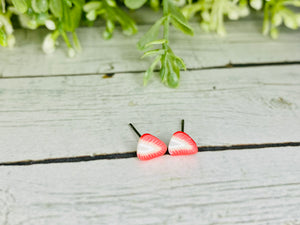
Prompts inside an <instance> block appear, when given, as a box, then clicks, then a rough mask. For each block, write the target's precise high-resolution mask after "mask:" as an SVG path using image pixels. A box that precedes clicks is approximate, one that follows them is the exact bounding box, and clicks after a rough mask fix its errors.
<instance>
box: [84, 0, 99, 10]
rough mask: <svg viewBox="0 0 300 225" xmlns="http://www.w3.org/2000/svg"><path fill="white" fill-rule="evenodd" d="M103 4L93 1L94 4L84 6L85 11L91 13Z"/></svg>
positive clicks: (89, 3)
mask: <svg viewBox="0 0 300 225" xmlns="http://www.w3.org/2000/svg"><path fill="white" fill-rule="evenodd" d="M102 4H103V3H102V2H96V1H92V2H88V3H86V4H85V5H84V6H83V10H84V11H85V12H90V11H93V10H96V9H99V8H100V7H101V6H102Z"/></svg>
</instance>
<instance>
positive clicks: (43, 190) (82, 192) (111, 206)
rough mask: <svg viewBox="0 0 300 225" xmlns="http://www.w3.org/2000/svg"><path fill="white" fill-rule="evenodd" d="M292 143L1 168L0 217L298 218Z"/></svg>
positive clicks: (61, 220)
mask: <svg viewBox="0 0 300 225" xmlns="http://www.w3.org/2000/svg"><path fill="white" fill-rule="evenodd" d="M299 160H300V151H299V148H284V149H278V148H277V149H269V150H248V151H226V152H216V153H213V152H209V153H198V154H197V155H193V156H187V157H171V156H163V157H161V158H157V159H154V160H152V161H148V162H141V161H139V160H138V159H125V160H110V161H98V162H97V161H94V162H88V163H70V164H51V165H38V166H29V167H1V168H0V170H1V173H0V206H1V207H0V224H3V225H4V224H9V225H17V224H18V225H21V224H22V225H35V224H37V225H44V224H47V225H48V224H72V225H77V224H78V225H79V224H89V225H94V224H97V225H98V224H139V225H141V224H199V225H204V224H205V225H208V224H216V225H217V224H222V225H223V224H247V225H250V224H251V225H258V224H259V225H267V224H272V225H299V224H300V212H299V208H300V164H299Z"/></svg>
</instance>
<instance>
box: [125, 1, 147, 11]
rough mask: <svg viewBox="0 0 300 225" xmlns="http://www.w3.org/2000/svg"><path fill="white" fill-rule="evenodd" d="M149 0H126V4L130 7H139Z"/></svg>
mask: <svg viewBox="0 0 300 225" xmlns="http://www.w3.org/2000/svg"><path fill="white" fill-rule="evenodd" d="M146 2H147V0H125V5H126V6H127V7H128V8H130V9H138V8H140V7H142V6H143V5H144V4H145V3H146Z"/></svg>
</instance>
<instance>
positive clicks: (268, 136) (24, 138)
mask: <svg viewBox="0 0 300 225" xmlns="http://www.w3.org/2000/svg"><path fill="white" fill-rule="evenodd" d="M299 71H300V66H299V65H289V66H267V67H254V68H234V69H214V70H201V71H187V72H183V73H182V81H181V86H180V88H178V89H175V90H174V89H169V88H165V87H163V86H162V84H161V83H160V82H159V81H158V79H156V78H154V79H153V82H151V83H150V84H149V86H147V87H143V86H142V74H140V73H134V74H133V73H129V74H116V75H115V76H113V77H112V78H109V79H103V78H102V76H97V75H95V76H75V77H74V76H67V77H48V78H19V79H2V80H1V82H0V106H1V107H0V137H1V138H0V146H1V147H0V148H1V151H0V159H1V160H0V161H1V162H6V161H17V160H25V159H45V158H53V157H68V156H79V155H93V154H101V153H115V152H128V151H134V150H135V149H136V142H137V137H136V135H135V134H134V133H133V132H132V131H131V130H130V129H129V127H128V123H129V122H132V123H134V124H135V125H136V127H137V128H138V129H139V131H140V132H141V133H145V132H150V133H152V134H153V135H156V136H158V137H159V138H161V139H162V140H163V141H165V142H166V143H168V140H169V139H170V137H171V135H172V133H173V132H175V131H177V130H178V129H180V120H181V119H182V118H184V119H185V120H186V131H187V132H188V133H189V134H190V135H191V136H192V137H193V138H194V139H195V141H196V142H197V144H198V145H199V146H202V145H224V144H246V143H274V142H275V143H276V142H288V141H294V142H295V141H298V142H299V141H300V137H299V134H300V119H299V116H300V87H299V86H300V76H299Z"/></svg>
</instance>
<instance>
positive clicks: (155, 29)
mask: <svg viewBox="0 0 300 225" xmlns="http://www.w3.org/2000/svg"><path fill="white" fill-rule="evenodd" d="M166 19H167V17H166V16H164V17H162V18H161V19H159V20H158V21H156V23H155V24H154V25H153V26H152V27H151V28H150V29H149V30H148V31H147V33H145V34H144V35H143V36H142V37H141V39H140V40H139V42H138V43H137V47H138V48H139V49H140V50H144V49H145V48H147V47H146V45H147V44H148V43H149V42H151V41H154V40H156V39H157V36H158V34H159V31H160V26H161V25H162V23H163V22H164V21H165V20H166Z"/></svg>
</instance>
